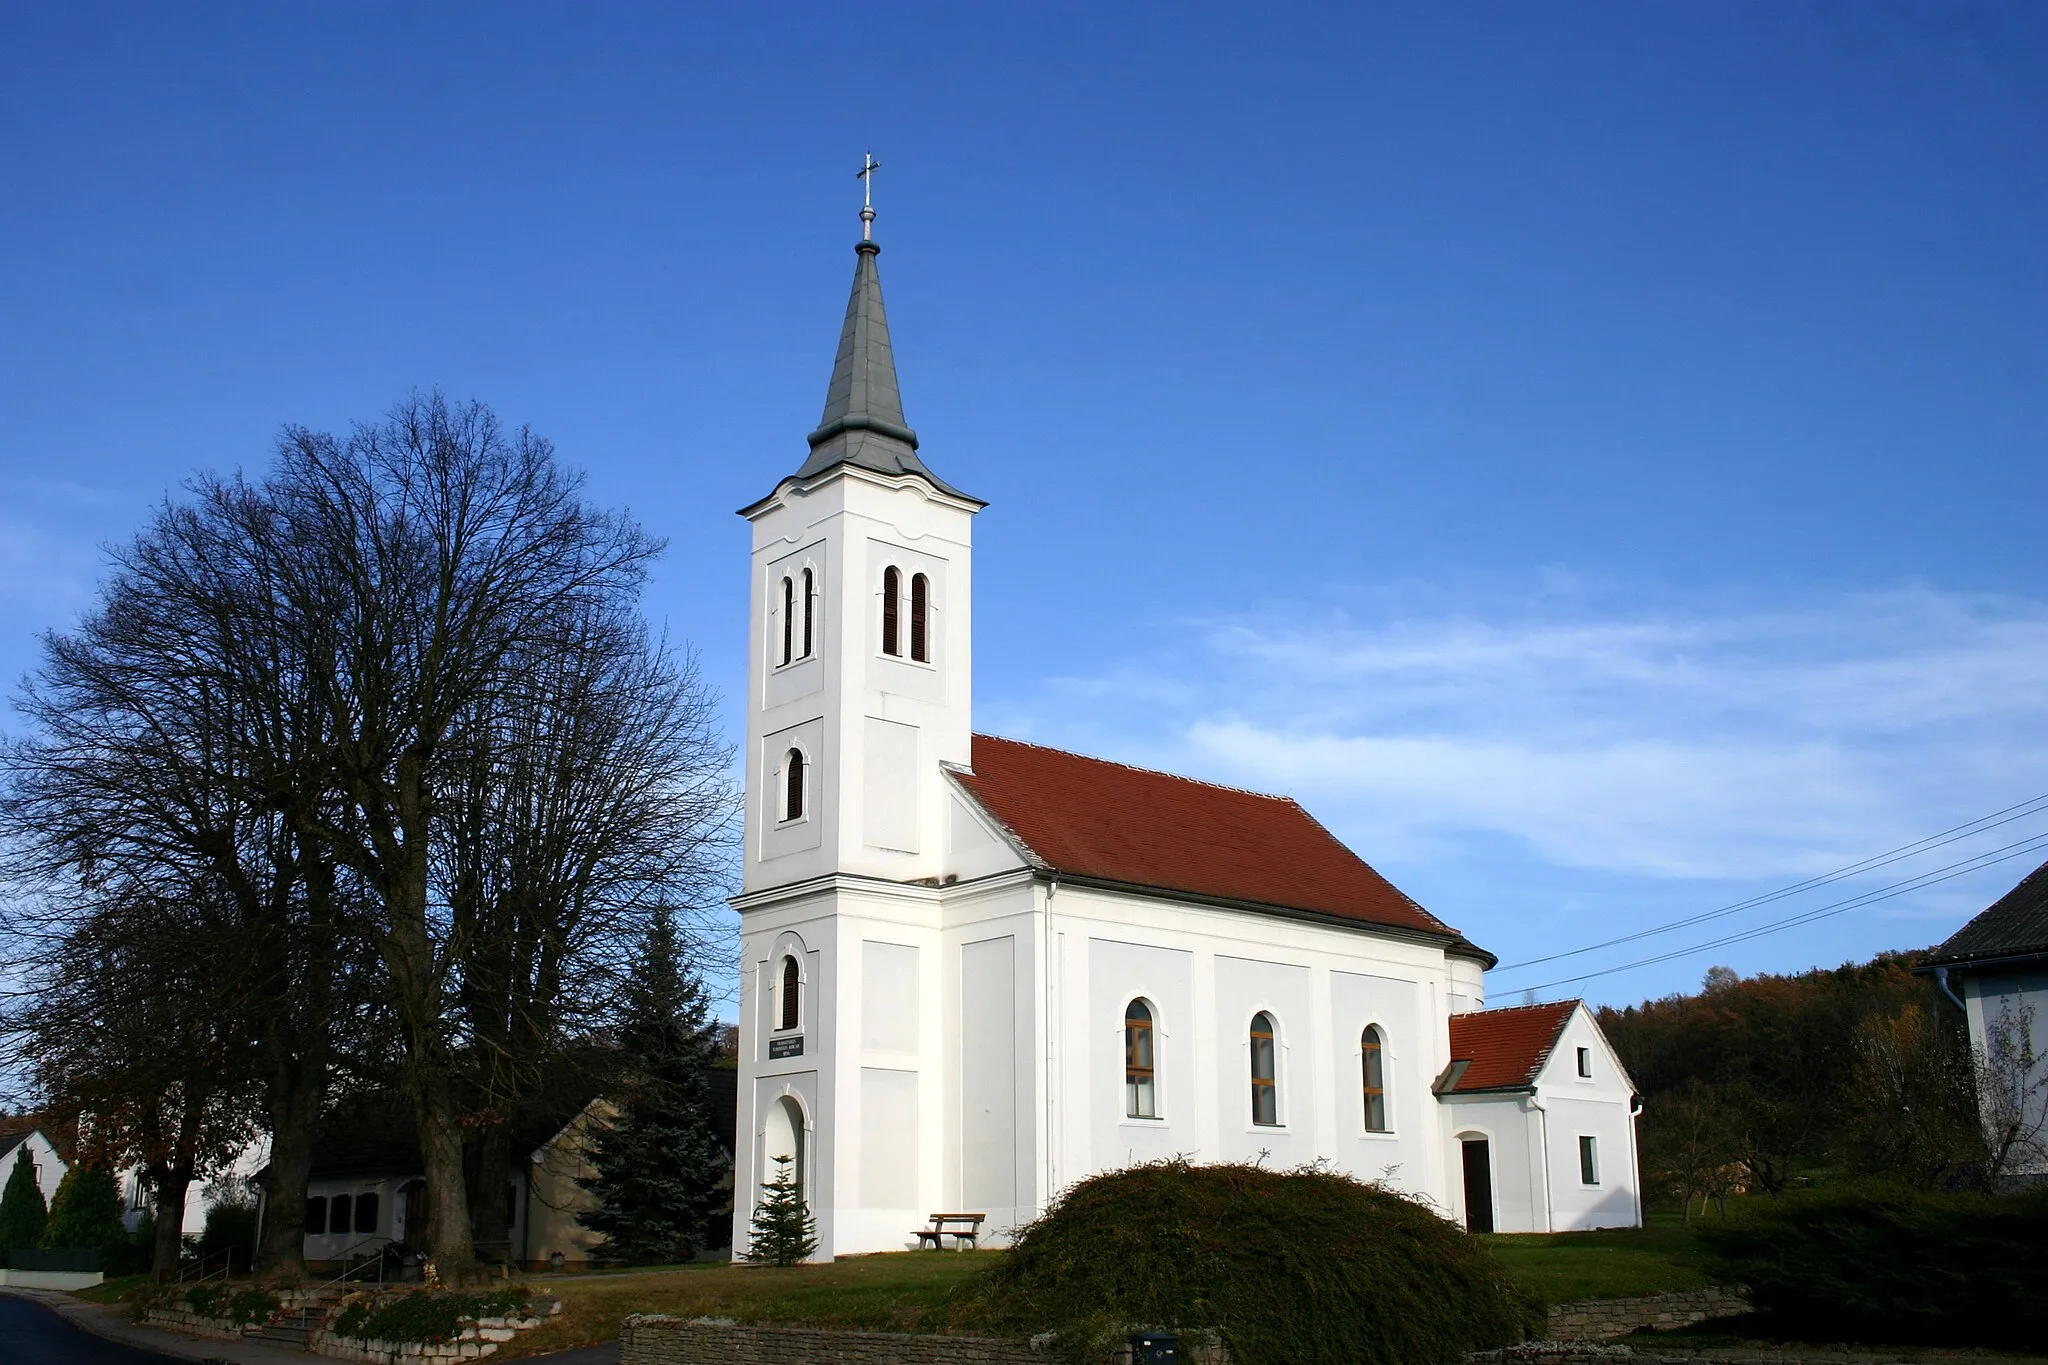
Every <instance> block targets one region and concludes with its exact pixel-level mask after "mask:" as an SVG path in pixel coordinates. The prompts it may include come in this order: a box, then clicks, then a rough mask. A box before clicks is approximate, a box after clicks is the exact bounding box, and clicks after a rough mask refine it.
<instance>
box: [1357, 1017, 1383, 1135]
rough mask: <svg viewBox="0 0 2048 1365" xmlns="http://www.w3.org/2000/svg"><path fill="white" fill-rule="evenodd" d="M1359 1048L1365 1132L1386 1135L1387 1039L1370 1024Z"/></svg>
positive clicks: (1376, 1027) (1377, 1028)
mask: <svg viewBox="0 0 2048 1365" xmlns="http://www.w3.org/2000/svg"><path fill="white" fill-rule="evenodd" d="M1358 1047H1359V1056H1360V1058H1361V1059H1362V1060H1361V1063H1360V1065H1361V1067H1362V1069H1363V1071H1364V1077H1363V1079H1364V1082H1365V1130H1366V1131H1367V1132H1368V1133H1384V1132H1386V1131H1387V1072H1386V1062H1385V1057H1386V1039H1385V1038H1384V1037H1383V1036H1382V1035H1381V1033H1380V1031H1379V1027H1378V1026H1377V1025H1374V1024H1368V1025H1366V1029H1365V1033H1364V1034H1363V1035H1362V1036H1361V1037H1360V1038H1359V1042H1358Z"/></svg>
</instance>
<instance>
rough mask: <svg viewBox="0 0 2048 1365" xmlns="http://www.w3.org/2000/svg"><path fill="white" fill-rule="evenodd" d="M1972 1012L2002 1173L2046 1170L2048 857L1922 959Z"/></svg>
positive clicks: (2034, 1177)
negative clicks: (2047, 860)
mask: <svg viewBox="0 0 2048 1365" xmlns="http://www.w3.org/2000/svg"><path fill="white" fill-rule="evenodd" d="M1919 970H1921V971H1923V972H1930V973H1932V974H1933V975H1934V976H1935V978H1936V979H1937V980H1938V981H1939V982H1940V983H1941V988H1942V990H1943V991H1945V992H1946V993H1947V994H1948V996H1949V998H1950V999H1952V1000H1954V1001H1955V1002H1956V1004H1958V1005H1959V1006H1961V1007H1962V1010H1963V1013H1964V1016H1965V1017H1966V1018H1967V1019H1968V1021H1969V1030H1970V1043H1971V1045H1972V1047H1973V1049H1974V1050H1975V1052H1976V1054H1977V1058H1978V1063H1979V1065H1978V1094H1977V1105H1978V1113H1979V1117H1980V1118H1981V1119H1982V1120H1983V1122H1984V1128H1985V1135H1986V1137H1987V1138H1988V1139H1989V1140H1990V1143H1991V1146H1992V1149H1993V1151H1994V1152H1996V1153H1998V1154H1999V1165H2000V1170H1999V1183H2000V1184H2002V1185H2008V1186H2025V1185H2034V1184H2038V1183H2040V1182H2041V1181H2043V1180H2048V863H2043V864H2042V865H2041V866H2039V867H2037V868H2035V869H2034V870H2033V871H2032V872H2030V873H2028V874H2027V876H2026V877H2025V878H2024V879H2023V880H2022V881H2021V882H2020V884H2019V885H2018V886H2015V887H2014V888H2013V889H2012V890H2010V891H2008V892H2006V893H2005V894H2004V895H2003V896H2000V897H1999V898H1998V899H1997V900H1996V901H1994V902H1992V904H1991V905H1990V906H1989V907H1988V908H1987V909H1986V910H1985V911H1984V913H1982V914H1980V915H1978V916H1977V917H1976V918H1975V919H1972V920H1971V921H1970V922H1969V923H1968V924H1965V925H1964V926H1963V927H1962V928H1960V929H1958V930H1956V932H1955V933H1954V934H1952V935H1950V936H1949V938H1948V940H1947V941H1946V942H1944V943H1943V944H1941V945H1940V946H1939V947H1937V948H1936V949H1935V950H1934V951H1933V952H1932V953H1929V954H1928V955H1927V957H1926V958H1925V959H1924V960H1923V961H1922V963H1921V966H1920V968H1919Z"/></svg>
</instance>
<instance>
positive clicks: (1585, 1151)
mask: <svg viewBox="0 0 2048 1365" xmlns="http://www.w3.org/2000/svg"><path fill="white" fill-rule="evenodd" d="M1597 1147H1598V1144H1597V1142H1596V1141H1595V1140H1594V1139H1593V1138H1589V1137H1583V1136H1582V1137H1580V1139H1579V1183H1580V1184H1581V1185H1597V1184H1599V1183H1600V1153H1599V1151H1598V1150H1597Z"/></svg>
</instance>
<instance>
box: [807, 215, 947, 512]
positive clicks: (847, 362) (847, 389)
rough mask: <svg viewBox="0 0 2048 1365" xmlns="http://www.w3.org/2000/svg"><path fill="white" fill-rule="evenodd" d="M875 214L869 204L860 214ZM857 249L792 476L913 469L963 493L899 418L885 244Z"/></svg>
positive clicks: (869, 243)
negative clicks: (819, 416) (841, 320)
mask: <svg viewBox="0 0 2048 1365" xmlns="http://www.w3.org/2000/svg"><path fill="white" fill-rule="evenodd" d="M872 213H873V210H872V209H869V210H866V211H865V212H864V213H863V215H862V216H863V218H866V217H867V216H868V215H869V214H872ZM854 251H855V253H856V256H857V260H856V262H855V264H854V268H853V297H852V298H851V299H849V300H848V301H847V304H846V325H845V326H844V327H842V328H841V329H840V332H839V354H838V356H837V357H836V358H835V359H834V360H833V362H832V383H831V386H830V387H829V388H827V389H826V390H825V416H824V418H823V420H821V421H820V422H819V423H818V429H817V430H816V431H814V432H812V433H811V436H810V442H811V457H810V458H809V459H808V460H805V461H804V465H803V468H801V469H799V470H797V472H796V476H797V477H798V478H799V479H808V478H811V477H812V476H814V475H817V474H823V473H824V472H825V471H826V470H828V469H832V468H835V467H836V466H839V465H842V464H850V465H858V466H859V467H860V468H862V469H872V470H874V471H875V472H876V473H879V474H916V475H918V476H919V477H921V478H923V479H925V480H926V481H928V482H929V483H930V484H931V485H932V487H934V488H937V489H939V490H940V491H941V492H945V493H951V494H953V495H954V496H956V497H962V498H965V497H968V496H969V495H968V494H966V493H962V492H961V491H960V490H959V489H957V488H955V487H953V486H952V485H951V484H949V483H947V482H946V481H945V480H944V479H941V478H940V477H939V476H938V475H936V474H934V473H932V471H931V470H929V469H927V468H926V467H925V463H924V461H923V460H920V459H919V458H918V457H917V433H916V432H914V431H912V430H911V429H910V428H909V427H908V426H907V425H905V424H904V421H903V397H902V395H901V394H900V393H899V392H898V391H897V388H896V355H895V352H894V351H893V350H891V348H890V346H889V315H888V314H887V313H886V312H884V311H883V309H882V276H881V273H880V271H878V270H877V269H876V268H875V257H877V256H879V255H880V254H881V251H882V248H881V247H880V246H879V245H878V244H876V243H875V242H872V241H866V240H863V241H861V242H858V243H856V244H855V246H854ZM973 500H974V501H979V499H973Z"/></svg>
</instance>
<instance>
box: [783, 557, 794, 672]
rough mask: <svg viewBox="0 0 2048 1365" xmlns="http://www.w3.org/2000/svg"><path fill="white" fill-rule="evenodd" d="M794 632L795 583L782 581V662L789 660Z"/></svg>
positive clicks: (790, 580)
mask: <svg viewBox="0 0 2048 1365" xmlns="http://www.w3.org/2000/svg"><path fill="white" fill-rule="evenodd" d="M795 632H796V581H795V580H794V579H790V578H785V579H783V580H782V662H784V663H788V662H789V660H790V652H789V651H790V645H791V639H792V637H793V636H794V634H795Z"/></svg>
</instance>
